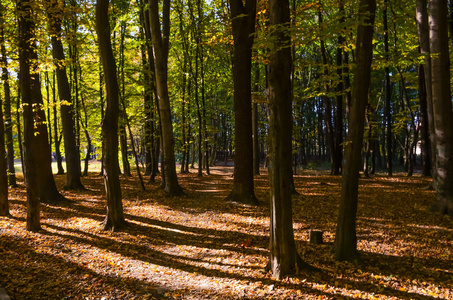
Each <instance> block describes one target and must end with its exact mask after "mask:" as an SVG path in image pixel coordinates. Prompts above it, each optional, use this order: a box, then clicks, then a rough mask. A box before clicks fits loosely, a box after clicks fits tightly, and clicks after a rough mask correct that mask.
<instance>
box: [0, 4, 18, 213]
mask: <svg viewBox="0 0 453 300" xmlns="http://www.w3.org/2000/svg"><path fill="white" fill-rule="evenodd" d="M2 9H3V6H2V5H1V4H0V47H1V52H2V53H1V54H2V60H1V61H2V62H3V63H4V62H5V61H6V56H5V52H6V51H4V34H3V26H4V22H3V15H2V14H3V11H2ZM5 71H6V72H5ZM5 73H6V76H5ZM2 80H4V83H3V86H4V87H5V98H6V90H7V88H6V86H5V85H6V84H7V80H8V70H7V69H6V66H3V76H2ZM8 89H9V86H8ZM8 93H9V91H8ZM8 96H9V95H8ZM5 102H6V100H5ZM10 110H11V109H10ZM10 121H11V120H10ZM5 123H6V122H4V120H3V101H2V99H1V98H0V216H7V215H9V204H8V167H7V163H6V159H5V157H6V152H5V126H4V124H5ZM6 124H8V123H6ZM13 168H14V162H13ZM14 179H15V178H14ZM14 183H15V182H14Z"/></svg>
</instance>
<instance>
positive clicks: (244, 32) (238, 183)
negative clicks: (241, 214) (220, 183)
mask: <svg viewBox="0 0 453 300" xmlns="http://www.w3.org/2000/svg"><path fill="white" fill-rule="evenodd" d="M230 7H231V20H232V28H233V40H234V50H233V51H234V55H233V85H234V114H235V118H234V128H235V148H236V149H235V154H234V180H233V190H232V191H231V193H230V194H229V196H228V197H227V199H228V200H231V201H235V202H242V203H249V204H254V205H257V204H258V199H257V198H256V196H255V192H254V187H253V140H252V101H251V88H252V87H251V70H252V45H253V36H254V35H253V33H254V32H255V15H256V0H246V1H245V5H244V2H243V1H242V0H230ZM290 55H291V53H290Z"/></svg>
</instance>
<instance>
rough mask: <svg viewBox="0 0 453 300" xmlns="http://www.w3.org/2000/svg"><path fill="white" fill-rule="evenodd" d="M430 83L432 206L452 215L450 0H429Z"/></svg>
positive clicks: (452, 140)
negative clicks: (433, 159) (433, 153)
mask: <svg viewBox="0 0 453 300" xmlns="http://www.w3.org/2000/svg"><path fill="white" fill-rule="evenodd" d="M429 35H430V39H429V41H430V43H429V45H430V49H431V54H434V56H432V59H431V84H432V101H433V116H434V129H435V137H434V140H435V143H436V149H437V152H436V169H437V178H436V179H437V181H436V191H437V199H436V201H435V203H434V204H433V206H432V210H434V211H439V212H441V213H443V214H449V215H452V216H453V113H452V103H451V88H450V56H449V49H448V48H449V41H448V6H447V0H430V1H429Z"/></svg>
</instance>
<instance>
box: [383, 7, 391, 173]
mask: <svg viewBox="0 0 453 300" xmlns="http://www.w3.org/2000/svg"><path fill="white" fill-rule="evenodd" d="M387 4H388V2H387V0H384V6H385V7H384V12H383V15H384V20H383V23H384V53H385V60H386V62H387V63H388V62H389V30H388V21H387ZM384 72H385V83H384V84H385V120H386V128H387V132H386V147H387V174H388V176H392V175H393V151H392V149H393V133H392V112H391V107H392V106H391V101H392V99H391V98H392V91H391V83H390V70H389V67H388V66H387V65H386V66H385V67H384Z"/></svg>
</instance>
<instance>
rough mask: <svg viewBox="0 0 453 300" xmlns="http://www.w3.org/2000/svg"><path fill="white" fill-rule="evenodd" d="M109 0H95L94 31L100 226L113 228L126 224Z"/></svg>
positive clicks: (117, 97) (106, 228)
mask: <svg viewBox="0 0 453 300" xmlns="http://www.w3.org/2000/svg"><path fill="white" fill-rule="evenodd" d="M108 9H109V0H98V1H97V4H96V31H97V35H98V43H99V53H100V56H101V63H102V67H103V69H104V74H105V90H106V103H105V113H104V119H103V120H102V138H103V141H104V149H103V150H104V152H103V153H104V154H103V155H104V157H103V160H104V184H105V190H106V193H107V216H106V218H105V220H104V222H103V229H104V230H109V229H111V230H113V231H116V230H118V229H120V228H121V227H123V226H124V225H125V224H126V221H125V219H124V213H123V203H122V196H121V185H120V180H119V174H120V167H119V163H118V115H119V87H118V81H117V77H116V64H115V58H114V57H113V51H112V44H111V41H110V23H109V14H108Z"/></svg>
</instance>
